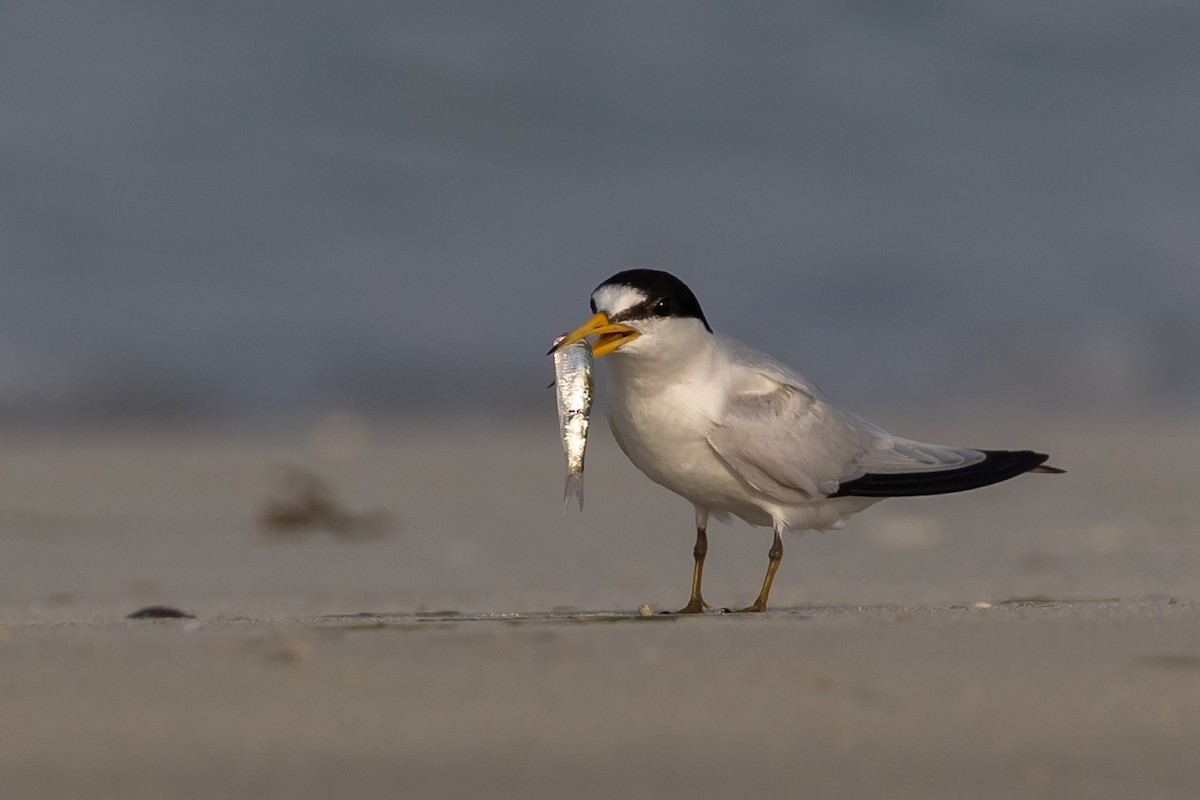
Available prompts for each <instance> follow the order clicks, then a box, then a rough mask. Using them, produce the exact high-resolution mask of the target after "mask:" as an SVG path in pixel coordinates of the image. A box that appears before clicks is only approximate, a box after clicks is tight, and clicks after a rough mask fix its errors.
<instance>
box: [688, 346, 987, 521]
mask: <svg viewBox="0 0 1200 800" xmlns="http://www.w3.org/2000/svg"><path fill="white" fill-rule="evenodd" d="M722 344H723V346H724V347H725V350H726V352H727V353H728V354H729V355H730V356H731V358H732V359H733V360H734V361H735V362H736V363H737V364H738V365H739V366H740V367H741V369H740V370H739V374H738V376H737V378H736V379H735V381H734V385H733V386H731V387H730V388H731V391H730V396H729V397H730V399H729V401H728V402H727V403H726V405H725V407H724V409H723V411H722V413H721V414H720V415H719V417H718V419H717V420H716V424H715V425H714V427H713V429H712V430H711V431H710V432H709V435H708V443H709V445H710V446H711V447H712V448H713V450H714V451H716V453H717V454H718V455H719V456H720V457H721V459H722V460H723V461H724V462H725V464H726V465H727V466H728V467H729V468H730V469H731V470H732V471H733V472H734V473H735V474H737V475H738V476H739V477H740V478H741V479H742V480H744V481H745V482H746V483H748V484H750V485H751V486H752V487H753V488H755V489H757V490H758V491H759V492H762V493H763V494H766V495H767V496H768V497H770V498H771V499H773V500H774V501H776V502H780V503H784V504H787V503H798V502H804V501H805V500H809V499H812V498H814V497H822V496H828V495H831V494H834V493H835V492H837V490H838V487H839V486H840V485H841V484H843V483H845V482H849V481H853V480H855V479H857V478H862V477H863V476H864V475H867V474H871V475H909V474H913V473H928V472H942V471H947V470H957V469H960V468H962V467H966V466H969V465H971V464H975V463H978V462H981V461H983V460H984V459H985V458H986V455H985V454H984V453H983V452H981V451H979V450H970V449H965V448H956V447H946V446H943V445H935V444H925V443H923V442H915V441H912V440H910V439H903V438H900V437H897V436H892V435H891V434H889V433H888V432H887V431H885V430H883V429H882V428H880V427H878V426H876V425H873V424H871V423H869V422H867V421H866V420H864V419H861V418H859V417H856V416H854V415H853V414H847V413H845V412H843V411H839V410H838V409H836V408H834V407H833V406H832V405H830V404H829V403H828V401H826V400H825V398H824V396H823V395H822V394H821V391H820V390H819V389H818V388H817V387H816V386H815V385H814V384H813V383H812V382H810V381H809V380H808V379H806V378H804V377H803V376H802V375H799V374H798V373H796V372H794V371H792V370H790V369H788V368H787V367H786V366H784V365H782V364H780V363H779V362H777V361H775V360H774V359H772V358H771V357H769V356H767V355H765V354H762V353H759V352H758V351H756V350H753V349H752V348H750V347H747V346H746V345H743V344H741V343H740V342H737V341H735V340H732V339H728V338H726V339H725V340H724V341H723V343H722Z"/></svg>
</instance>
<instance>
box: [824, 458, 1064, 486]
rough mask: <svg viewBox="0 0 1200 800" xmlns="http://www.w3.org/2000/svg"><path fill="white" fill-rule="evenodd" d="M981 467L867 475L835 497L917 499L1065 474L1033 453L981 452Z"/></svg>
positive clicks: (971, 466)
mask: <svg viewBox="0 0 1200 800" xmlns="http://www.w3.org/2000/svg"><path fill="white" fill-rule="evenodd" d="M979 452H981V453H983V454H984V459H983V460H982V461H980V462H978V463H975V464H971V465H969V466H966V467H958V468H957V469H949V470H943V471H941V472H907V473H901V474H898V475H885V474H875V473H867V474H866V475H863V476H862V477H861V478H855V479H854V480H852V481H846V482H845V483H843V484H842V485H841V486H840V487H838V490H837V491H836V492H834V493H833V494H832V495H830V496H831V497H917V496H920V495H930V494H950V493H952V492H965V491H967V490H969V489H978V488H980V487H982V486H990V485H991V484H993V483H1000V482H1001V481H1006V480H1008V479H1009V478H1015V477H1016V476H1018V475H1021V474H1023V473H1026V472H1056V473H1057V472H1065V470H1060V469H1059V468H1058V467H1043V466H1042V464H1044V463H1045V462H1046V460H1047V459H1048V458H1050V456H1048V455H1046V454H1045V453H1037V452H1034V451H1033V450H980V451H979Z"/></svg>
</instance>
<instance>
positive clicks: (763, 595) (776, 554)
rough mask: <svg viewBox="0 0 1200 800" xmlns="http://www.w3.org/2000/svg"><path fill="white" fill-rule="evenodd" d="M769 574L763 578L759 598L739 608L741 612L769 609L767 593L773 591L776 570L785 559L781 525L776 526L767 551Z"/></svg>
mask: <svg viewBox="0 0 1200 800" xmlns="http://www.w3.org/2000/svg"><path fill="white" fill-rule="evenodd" d="M767 558H769V559H770V561H768V562H767V575H766V577H765V578H763V585H762V591H760V592H759V593H758V599H757V600H755V601H754V602H753V603H751V604H750V605H748V606H746V607H745V608H742V609H739V611H740V612H759V611H766V610H767V595H769V594H770V593H771V583H772V582H773V581H774V580H775V572H776V570H778V569H779V562H780V561H783V539H782V538H781V537H780V535H779V527H778V526H776V527H775V541H774V542H773V543H772V544H771V549H770V550H769V551H767Z"/></svg>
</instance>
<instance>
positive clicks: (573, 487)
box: [563, 473, 583, 514]
mask: <svg viewBox="0 0 1200 800" xmlns="http://www.w3.org/2000/svg"><path fill="white" fill-rule="evenodd" d="M572 495H574V496H575V497H578V498H579V510H580V511H583V473H579V474H577V475H568V476H567V485H566V486H565V487H564V488H563V513H564V514H565V513H567V508H569V507H570V505H571V496H572Z"/></svg>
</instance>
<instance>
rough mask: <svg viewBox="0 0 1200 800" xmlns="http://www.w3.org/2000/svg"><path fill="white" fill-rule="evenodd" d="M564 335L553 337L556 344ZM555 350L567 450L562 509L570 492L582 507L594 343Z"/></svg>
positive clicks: (560, 418) (582, 342) (560, 420)
mask: <svg viewBox="0 0 1200 800" xmlns="http://www.w3.org/2000/svg"><path fill="white" fill-rule="evenodd" d="M564 338H566V337H564V336H560V337H558V338H557V339H555V340H554V345H555V347H557V346H558V343H559V342H561V341H562V340H563V339H564ZM553 352H554V384H555V392H554V394H555V395H556V396H557V398H558V427H559V429H560V431H561V432H562V440H563V449H564V450H565V451H566V453H567V484H566V487H565V488H564V490H563V510H564V511H566V508H567V506H568V505H570V503H571V495H575V496H576V497H578V498H579V510H580V511H582V510H583V454H584V451H585V450H586V449H587V435H588V415H589V414H591V412H592V346H591V345H590V344H588V342H587V340H586V339H581V340H579V341H578V342H574V343H572V344H569V345H567V346H566V347H563V348H560V349H556V350H554V351H553Z"/></svg>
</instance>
